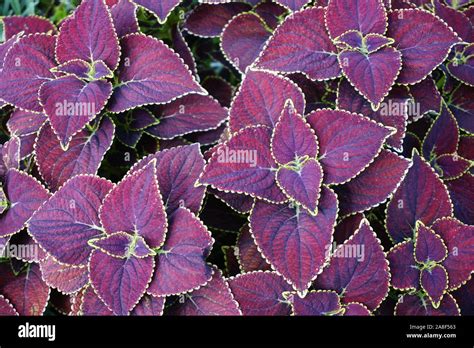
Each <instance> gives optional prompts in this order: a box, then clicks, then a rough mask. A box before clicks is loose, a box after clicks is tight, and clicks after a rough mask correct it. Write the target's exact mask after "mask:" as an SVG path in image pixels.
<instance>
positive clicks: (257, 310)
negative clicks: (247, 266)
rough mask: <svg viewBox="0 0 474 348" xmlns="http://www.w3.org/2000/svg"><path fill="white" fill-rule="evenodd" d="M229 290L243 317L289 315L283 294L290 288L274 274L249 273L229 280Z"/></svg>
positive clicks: (289, 309) (289, 310) (288, 308)
mask: <svg viewBox="0 0 474 348" xmlns="http://www.w3.org/2000/svg"><path fill="white" fill-rule="evenodd" d="M228 281H229V286H230V290H231V291H232V294H233V295H234V298H235V300H236V301H237V302H238V303H239V306H240V309H241V310H242V313H243V315H246V316H247V315H252V316H253V315H268V316H274V315H289V314H290V312H291V307H290V306H289V304H288V303H286V301H285V298H284V297H283V293H284V292H287V291H290V290H291V287H290V286H289V285H288V283H287V282H285V280H284V279H283V278H282V277H280V276H279V275H278V274H276V273H275V272H262V271H258V272H250V273H245V274H240V275H238V276H236V277H235V278H230V279H229V280H228Z"/></svg>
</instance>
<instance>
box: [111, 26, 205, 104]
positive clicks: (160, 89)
mask: <svg viewBox="0 0 474 348" xmlns="http://www.w3.org/2000/svg"><path fill="white" fill-rule="evenodd" d="M121 44H122V61H121V63H120V66H119V68H118V77H119V80H120V83H119V84H118V85H117V86H115V87H114V94H113V96H112V99H111V101H110V106H109V109H110V111H112V112H121V111H125V110H127V109H131V108H134V107H136V106H141V105H146V104H163V103H168V102H170V101H172V100H173V99H175V98H177V97H181V96H183V95H186V94H189V93H192V92H195V93H200V94H204V93H205V92H204V90H203V89H202V87H200V86H199V84H198V83H197V82H196V81H195V80H194V78H193V77H192V75H191V72H190V71H189V70H188V68H187V66H186V65H184V64H183V61H182V60H181V59H180V57H179V56H178V55H177V54H176V53H175V52H173V51H172V50H171V49H170V48H169V47H168V46H166V45H165V44H164V43H163V42H162V41H159V40H158V39H155V38H153V37H151V36H146V35H143V34H130V35H127V36H126V37H124V38H123V39H122V42H121Z"/></svg>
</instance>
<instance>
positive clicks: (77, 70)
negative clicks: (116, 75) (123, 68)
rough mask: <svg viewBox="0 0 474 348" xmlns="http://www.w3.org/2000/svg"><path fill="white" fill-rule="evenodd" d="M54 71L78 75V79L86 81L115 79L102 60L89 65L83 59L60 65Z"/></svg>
mask: <svg viewBox="0 0 474 348" xmlns="http://www.w3.org/2000/svg"><path fill="white" fill-rule="evenodd" d="M53 71H54V72H61V73H65V74H72V75H76V77H78V78H81V79H85V80H99V79H102V78H106V77H113V73H112V71H111V70H110V69H109V67H108V66H107V65H106V64H105V63H104V62H103V61H101V60H97V61H95V62H93V63H88V62H86V61H84V60H81V59H73V60H69V61H67V62H66V63H63V64H61V65H58V66H57V67H56V68H54V70H53Z"/></svg>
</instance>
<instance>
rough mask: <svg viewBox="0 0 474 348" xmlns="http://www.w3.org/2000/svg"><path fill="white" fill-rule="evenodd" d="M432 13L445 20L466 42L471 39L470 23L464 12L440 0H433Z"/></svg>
mask: <svg viewBox="0 0 474 348" xmlns="http://www.w3.org/2000/svg"><path fill="white" fill-rule="evenodd" d="M433 9H434V14H435V15H436V16H437V17H438V18H440V19H442V20H443V21H445V22H446V23H447V24H448V25H449V26H450V27H451V28H453V29H454V31H455V32H456V33H457V34H458V35H459V37H460V38H461V39H463V40H464V41H466V42H472V40H473V38H474V37H473V28H472V23H471V21H470V20H469V17H467V16H466V15H465V14H464V13H462V12H461V11H458V10H456V9H454V8H450V7H448V6H446V5H444V4H443V3H442V2H441V1H440V0H433Z"/></svg>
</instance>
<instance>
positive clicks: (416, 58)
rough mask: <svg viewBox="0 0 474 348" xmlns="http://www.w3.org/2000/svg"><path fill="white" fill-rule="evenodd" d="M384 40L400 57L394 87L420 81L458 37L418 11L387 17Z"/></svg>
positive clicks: (457, 40)
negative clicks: (391, 42) (400, 54)
mask: <svg viewBox="0 0 474 348" xmlns="http://www.w3.org/2000/svg"><path fill="white" fill-rule="evenodd" d="M388 21H389V29H388V36H389V37H391V38H393V39H394V40H395V43H394V47H395V48H396V49H397V50H398V51H400V52H401V53H402V61H403V64H402V70H401V72H400V75H399V77H398V80H397V82H398V83H404V84H414V83H417V82H419V81H421V80H423V79H424V78H425V77H426V76H427V75H429V74H430V73H431V71H433V70H434V69H435V68H436V67H437V66H438V65H439V64H441V63H442V62H443V61H444V60H445V59H446V57H447V55H448V53H449V51H450V49H451V47H452V46H453V45H454V44H455V43H456V42H459V39H458V37H457V36H456V35H455V34H454V33H453V31H452V30H451V29H450V28H449V27H448V26H447V25H446V24H445V23H444V22H442V21H441V20H440V19H438V18H437V17H435V16H434V15H432V14H431V13H429V12H427V11H422V10H418V9H416V10H395V11H392V12H390V13H389V15H388Z"/></svg>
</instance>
